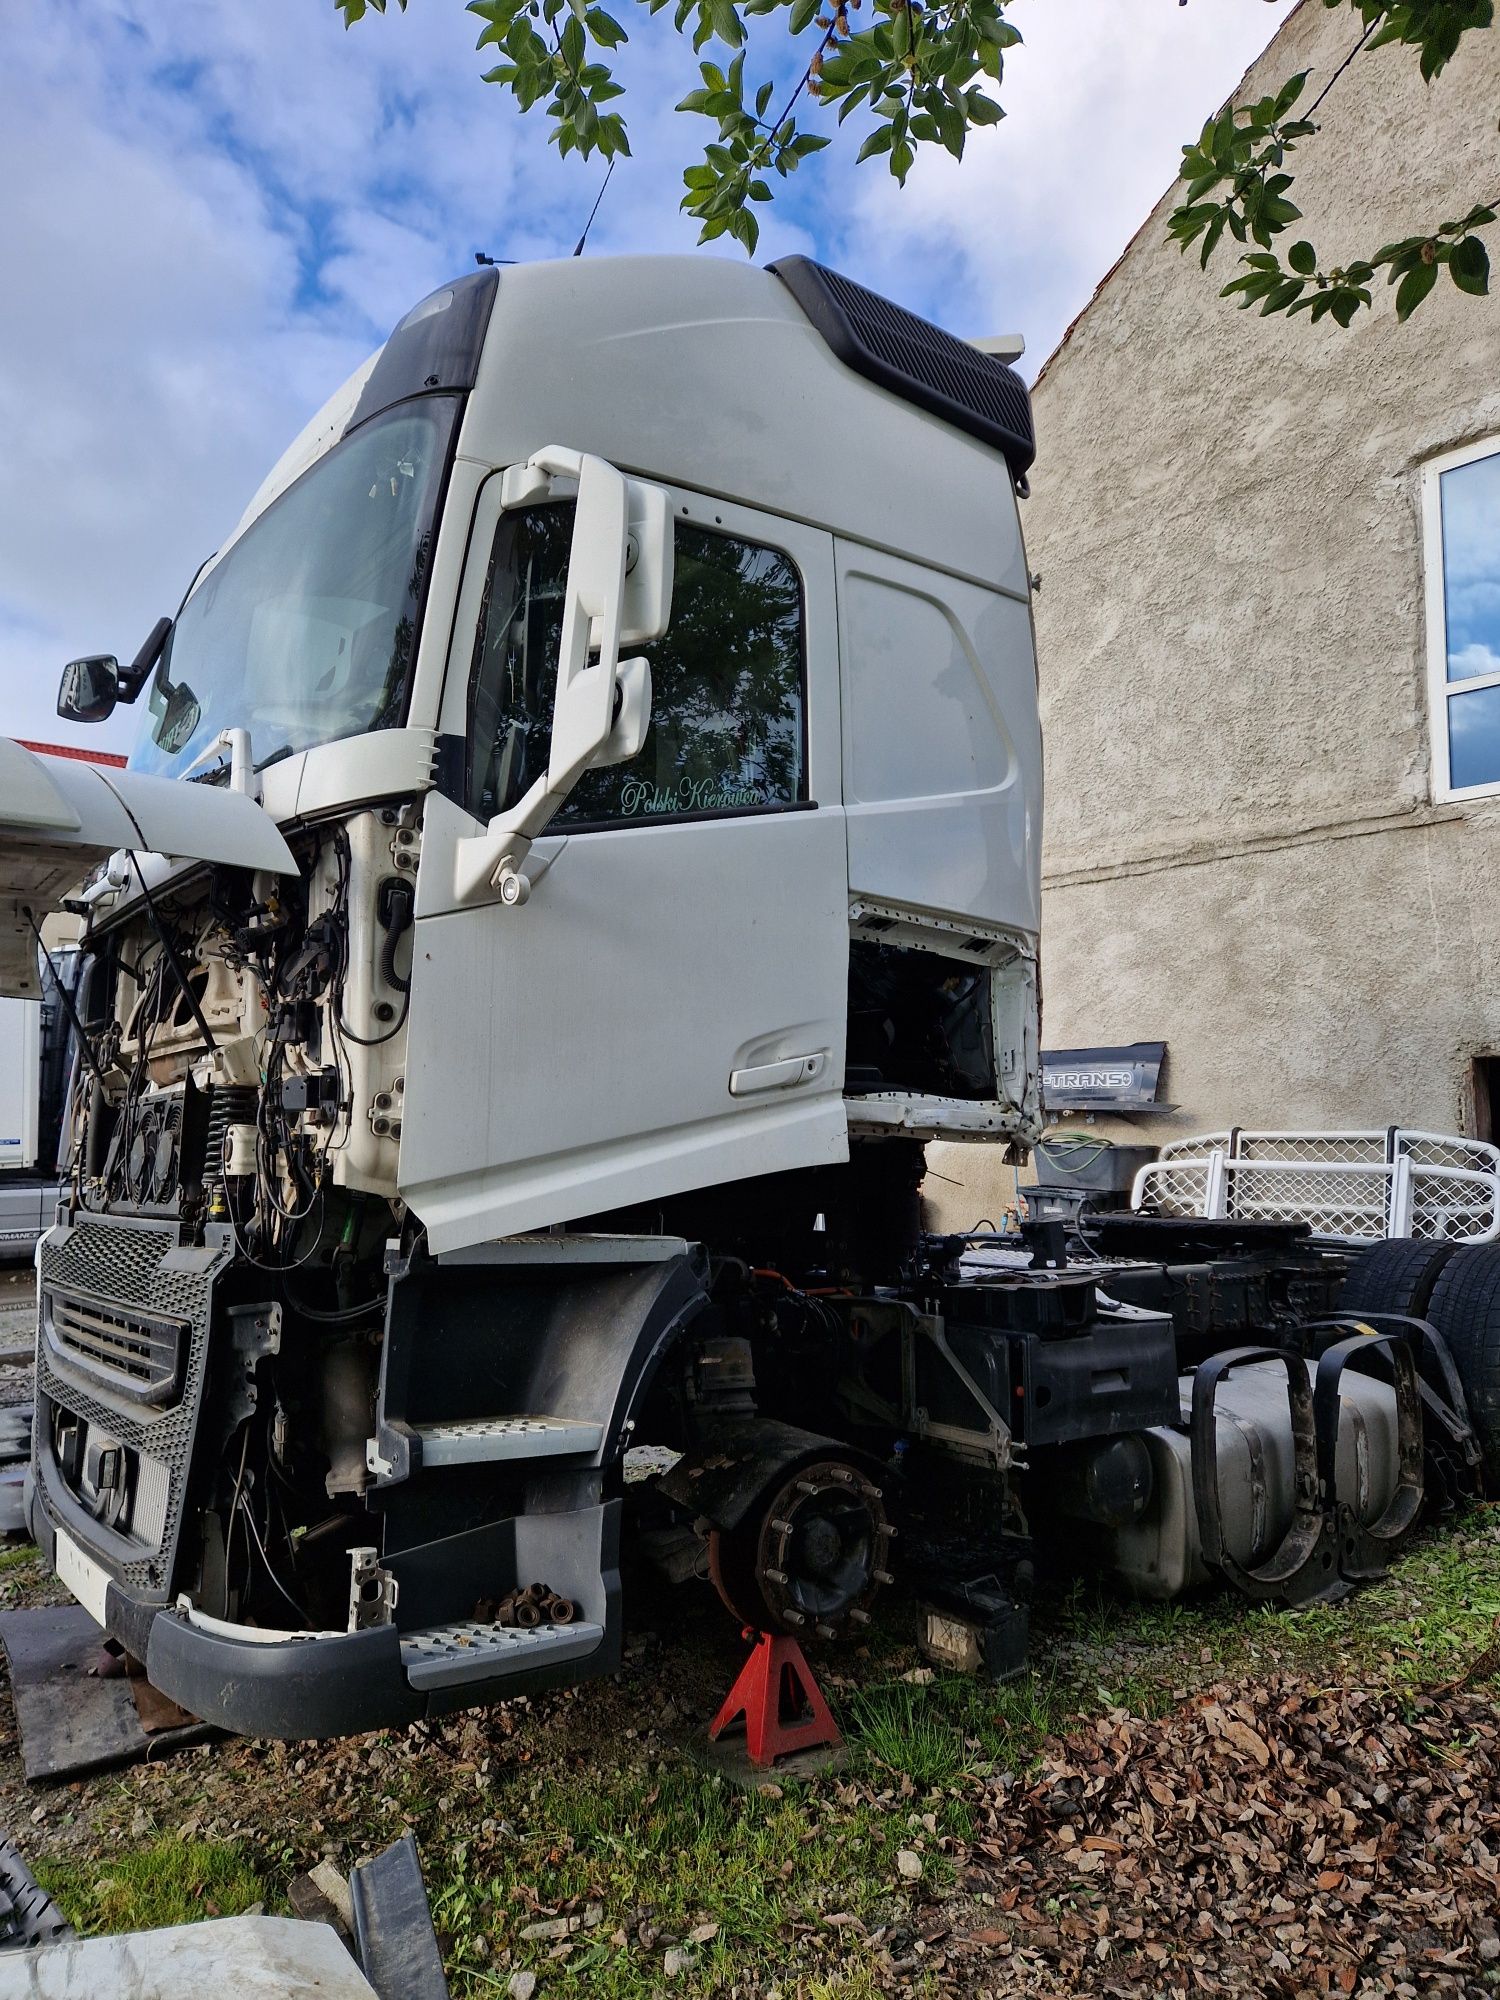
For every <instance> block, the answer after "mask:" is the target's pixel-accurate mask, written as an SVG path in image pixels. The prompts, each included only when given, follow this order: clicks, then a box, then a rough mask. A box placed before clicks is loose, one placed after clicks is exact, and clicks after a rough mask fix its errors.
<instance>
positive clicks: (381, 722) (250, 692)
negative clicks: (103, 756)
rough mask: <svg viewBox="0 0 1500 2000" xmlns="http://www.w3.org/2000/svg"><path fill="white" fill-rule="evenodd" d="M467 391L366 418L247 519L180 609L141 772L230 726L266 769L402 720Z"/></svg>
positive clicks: (160, 767)
mask: <svg viewBox="0 0 1500 2000" xmlns="http://www.w3.org/2000/svg"><path fill="white" fill-rule="evenodd" d="M459 404H460V399H459V398H458V397H457V396H425V397H422V398H420V399H419V400H417V401H415V402H411V403H405V404H399V405H397V407H396V408H395V409H392V410H388V411H387V412H386V413H385V414H384V415H383V416H380V417H375V418H372V419H371V420H370V421H369V422H368V423H365V424H361V426H360V427H359V429H358V430H357V431H355V432H354V434H353V435H352V436H351V437H348V438H346V439H345V440H344V441H343V442H342V443H341V444H338V445H336V446H335V447H334V448H333V450H332V451H330V452H328V453H327V454H326V456H324V457H323V458H320V459H319V460H318V461H317V463H316V464H315V465H313V466H312V467H310V469H309V470H308V471H307V472H305V473H303V475H302V477H301V478H300V479H298V480H297V481H296V482H295V484H293V485H292V486H289V487H288V488H287V490H286V492H285V493H283V494H281V495H280V497H279V498H278V499H276V500H275V501H273V502H272V504H271V505H270V506H269V507H268V508H267V509H266V511H265V512H264V513H263V514H261V515H259V516H258V517H257V518H256V520H255V521H253V522H252V523H251V525H250V526H249V527H248V528H247V529H246V530H245V532H244V534H243V535H241V536H240V538H239V540H238V541H237V542H235V543H234V544H233V546H232V547H231V548H230V549H229V551H228V553H227V554H226V555H225V556H224V557H223V559H222V561H220V562H218V563H216V564H215V565H214V567H213V568H212V569H211V570H210V571H209V572H208V574H207V575H206V576H205V577H204V578H203V580H202V582H201V583H200V584H199V585H198V587H197V589H196V590H194V591H193V593H192V595H191V596H190V597H189V598H188V601H187V603H186V604H185V605H184V606H183V608H182V611H181V613H180V614H179V616H178V619H177V623H176V625H175V626H174V628H173V631H172V636H171V638H170V640H169V641H168V643H167V649H166V651H165V653H164V654H163V655H162V658H161V662H160V664H159V665H158V667H157V669H156V673H155V675H154V677H153V679H152V682H151V688H150V692H149V694H148V697H147V707H148V711H149V712H148V714H147V716H146V719H145V723H144V726H143V728H142V732H141V737H140V741H139V742H138V743H137V745H136V748H135V751H134V754H133V755H132V756H131V759H130V765H131V769H132V770H136V771H150V772H162V773H165V774H166V775H168V776H171V775H174V774H176V773H180V772H184V771H186V769H187V768H188V766H189V765H190V764H191V763H192V762H193V760H194V758H196V757H197V756H198V754H199V752H200V751H201V750H203V749H204V748H205V746H206V745H208V744H209V743H211V742H212V741H213V739H214V737H215V736H217V735H218V733H219V731H220V730H221V729H228V728H244V729H248V730H249V731H250V737H251V750H252V754H253V757H254V761H255V763H256V765H257V767H259V766H264V765H266V764H271V763H275V762H276V760H277V759H278V758H281V757H287V756H290V755H292V754H293V753H294V752H296V751H299V750H308V749H311V748H312V747H313V745H315V744H318V743H331V742H333V741H334V740H335V739H336V738H338V737H342V736H356V735H364V734H365V733H366V732H367V731H369V730H372V729H391V728H395V727H398V726H399V725H400V724H401V722H402V721H403V720H404V718H405V713H406V700H407V695H408V692H409V688H410V681H411V672H412V665H413V662H414V660H415V658H416V650H417V630H418V624H419V620H420V618H421V612H422V602H423V597H424V595H425V587H426V581H427V572H428V567H429V564H430V561H431V556H432V540H433V535H434V532H435V529H436V523H437V509H438V497H439V493H440V491H441V488H442V482H443V473H444V471H445V469H446V467H447V463H448V451H449V445H450V443H451V441H452V438H453V432H454V426H455V424H456V422H457V418H458V411H459Z"/></svg>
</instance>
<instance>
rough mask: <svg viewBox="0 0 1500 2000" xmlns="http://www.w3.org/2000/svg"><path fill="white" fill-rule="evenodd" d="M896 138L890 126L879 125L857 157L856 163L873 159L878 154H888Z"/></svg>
mask: <svg viewBox="0 0 1500 2000" xmlns="http://www.w3.org/2000/svg"><path fill="white" fill-rule="evenodd" d="M894 136H895V135H894V134H893V133H892V131H891V128H890V126H889V125H877V126H876V127H875V130H874V131H873V132H872V133H871V134H870V136H869V138H868V139H866V141H865V143H864V144H863V145H862V146H861V147H860V149H859V151H858V153H857V154H856V155H855V160H856V163H857V162H858V161H860V160H870V159H873V158H874V157H875V155H876V154H877V153H888V152H889V151H890V150H891V140H892V138H893V137H894Z"/></svg>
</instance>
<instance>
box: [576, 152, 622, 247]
mask: <svg viewBox="0 0 1500 2000" xmlns="http://www.w3.org/2000/svg"><path fill="white" fill-rule="evenodd" d="M614 170H615V163H614V161H613V160H611V161H610V163H609V168H608V171H607V172H606V173H605V176H604V185H603V187H601V188H600V190H599V192H598V193H597V194H596V195H595V196H594V205H593V207H592V208H591V209H590V210H589V219H588V221H587V222H586V223H585V224H584V225H583V234H582V236H580V237H579V239H578V241H577V242H576V243H575V244H574V245H573V255H574V256H575V257H581V256H582V255H583V246H584V244H585V243H587V242H588V240H589V231H590V230H591V229H592V228H593V226H594V217H595V216H596V215H597V214H598V213H599V204H600V202H601V201H603V199H604V196H605V192H606V190H607V189H608V187H609V177H610V174H612V173H613V172H614Z"/></svg>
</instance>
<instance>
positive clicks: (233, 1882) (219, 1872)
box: [33, 1833, 266, 1935]
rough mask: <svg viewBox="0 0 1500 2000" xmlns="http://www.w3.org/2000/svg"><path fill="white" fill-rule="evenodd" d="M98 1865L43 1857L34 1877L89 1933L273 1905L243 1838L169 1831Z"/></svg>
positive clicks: (229, 1914) (151, 1926)
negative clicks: (192, 1837)
mask: <svg viewBox="0 0 1500 2000" xmlns="http://www.w3.org/2000/svg"><path fill="white" fill-rule="evenodd" d="M103 1866H104V1872H103V1873H102V1874H101V1873H100V1872H99V1867H100V1863H99V1862H98V1860H94V1861H89V1862H81V1861H67V1860H61V1859H51V1860H40V1861H38V1862H37V1864H36V1866H35V1868H34V1870H33V1873H34V1874H35V1875H36V1878H37V1880H38V1881H39V1882H40V1883H41V1885H42V1887H43V1888H44V1889H45V1890H46V1891H47V1893H48V1894H49V1895H50V1896H51V1897H52V1900H53V1901H54V1902H55V1903H56V1904H57V1905H58V1907H59V1909H61V1910H62V1912H63V1914H64V1915H65V1916H66V1917H67V1918H68V1919H69V1921H70V1922H71V1923H72V1925H73V1927H74V1928H75V1930H78V1931H80V1932H83V1933H84V1934H85V1935H89V1934H92V1933H94V1932H96V1931H134V1930H159V1929H164V1928H166V1927H167V1926H169V1925H172V1924H191V1923H197V1922H199V1921H200V1920H201V1919H202V1918H204V1917H234V1916H239V1915H240V1914H241V1913H242V1912H243V1911H245V1910H248V1909H251V1908H253V1907H254V1906H255V1905H256V1904H257V1903H263V1902H264V1901H265V1900H266V1885H265V1883H264V1881H263V1880H262V1879H261V1875H260V1871H259V1869H258V1867H257V1865H256V1861H255V1858H254V1856H253V1854H252V1853H251V1851H250V1850H249V1848H248V1847H247V1846H245V1845H244V1844H243V1843H242V1842H239V1841H210V1840H180V1839H178V1837H177V1836H176V1835H175V1834H170V1833H168V1834H162V1835H160V1836H159V1837H158V1838H157V1839H155V1840H152V1841H149V1842H148V1843H147V1844H146V1845H145V1846H143V1847H134V1848H125V1849H121V1850H120V1851H119V1852H117V1853H114V1854H111V1855H109V1856H108V1857H107V1858H106V1859H105V1861H104V1864H103Z"/></svg>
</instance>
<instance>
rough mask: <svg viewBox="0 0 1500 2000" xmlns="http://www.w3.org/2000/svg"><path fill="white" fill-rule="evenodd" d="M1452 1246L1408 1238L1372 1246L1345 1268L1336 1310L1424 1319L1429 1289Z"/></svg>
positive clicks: (1447, 1257)
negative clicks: (1407, 1314)
mask: <svg viewBox="0 0 1500 2000" xmlns="http://www.w3.org/2000/svg"><path fill="white" fill-rule="evenodd" d="M1456 1247H1457V1246H1456V1245H1455V1244H1452V1243H1418V1242H1415V1241H1413V1239H1412V1238H1411V1237H1396V1238H1393V1239H1392V1240H1391V1241H1389V1242H1386V1243H1376V1244H1372V1246H1371V1247H1370V1248H1369V1249H1368V1250H1365V1251H1362V1252H1361V1253H1360V1255H1359V1256H1358V1257H1357V1258H1356V1259H1355V1261H1354V1263H1353V1264H1352V1265H1351V1266H1350V1267H1349V1274H1348V1276H1347V1277H1346V1278H1345V1279H1344V1283H1343V1287H1342V1289H1341V1290H1340V1292H1339V1303H1338V1310H1339V1311H1340V1312H1341V1313H1343V1312H1367V1313H1411V1314H1412V1315H1413V1316H1414V1317H1415V1318H1417V1319H1425V1318H1426V1317H1427V1303H1428V1300H1429V1299H1430V1298H1431V1297H1432V1288H1433V1286H1434V1285H1435V1284H1436V1283H1437V1281H1438V1277H1439V1275H1440V1273H1441V1272H1442V1269H1443V1266H1444V1265H1445V1264H1446V1263H1447V1262H1448V1259H1449V1258H1450V1257H1451V1256H1452V1255H1453V1252H1454V1250H1455V1248H1456Z"/></svg>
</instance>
